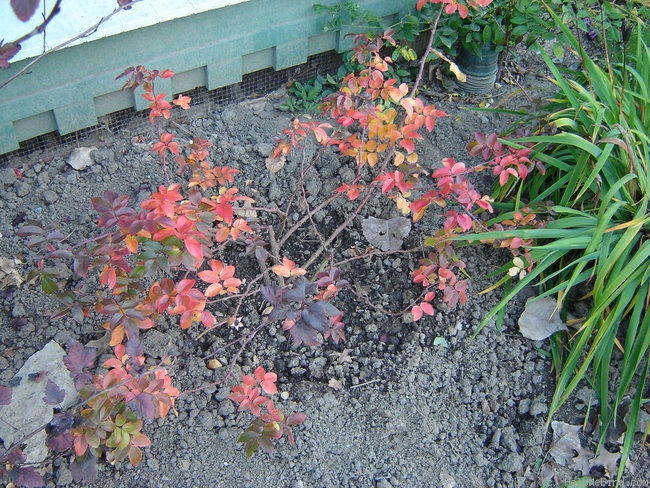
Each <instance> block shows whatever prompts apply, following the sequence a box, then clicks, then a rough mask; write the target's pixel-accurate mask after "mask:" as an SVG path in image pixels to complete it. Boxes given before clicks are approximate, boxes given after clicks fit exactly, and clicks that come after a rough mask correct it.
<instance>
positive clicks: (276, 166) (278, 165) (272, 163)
mask: <svg viewBox="0 0 650 488" xmlns="http://www.w3.org/2000/svg"><path fill="white" fill-rule="evenodd" d="M286 162H287V158H285V157H284V155H282V156H279V157H277V158H274V157H273V156H269V157H267V158H266V169H268V170H269V171H270V172H271V173H277V172H278V171H280V170H281V169H282V168H284V165H285V164H286Z"/></svg>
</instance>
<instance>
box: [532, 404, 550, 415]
mask: <svg viewBox="0 0 650 488" xmlns="http://www.w3.org/2000/svg"><path fill="white" fill-rule="evenodd" d="M546 412H548V407H547V406H546V405H545V404H544V403H542V402H534V403H533V404H532V405H531V406H530V411H529V412H528V413H529V414H530V415H532V416H533V417H537V416H538V415H542V414H544V413H546Z"/></svg>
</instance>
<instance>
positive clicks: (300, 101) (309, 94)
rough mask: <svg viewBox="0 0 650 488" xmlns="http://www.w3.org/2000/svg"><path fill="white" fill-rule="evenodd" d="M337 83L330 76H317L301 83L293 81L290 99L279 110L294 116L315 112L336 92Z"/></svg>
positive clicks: (290, 88) (336, 80)
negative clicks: (327, 97)
mask: <svg viewBox="0 0 650 488" xmlns="http://www.w3.org/2000/svg"><path fill="white" fill-rule="evenodd" d="M339 82H340V80H338V79H336V78H334V77H333V76H332V75H327V76H317V77H316V78H314V79H312V80H308V81H305V82H303V83H301V82H299V81H295V82H293V84H292V85H291V86H290V87H289V95H290V97H289V98H287V100H286V101H285V102H283V103H282V105H280V110H284V111H286V112H291V113H295V114H306V113H313V112H317V111H318V106H319V105H320V104H321V102H322V101H323V99H324V98H325V97H326V96H327V95H329V94H330V93H333V92H335V91H336V89H337V87H338V85H339Z"/></svg>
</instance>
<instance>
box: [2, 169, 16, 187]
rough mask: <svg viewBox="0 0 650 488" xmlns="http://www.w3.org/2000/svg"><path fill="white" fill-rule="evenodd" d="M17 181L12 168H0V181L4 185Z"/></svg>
mask: <svg viewBox="0 0 650 488" xmlns="http://www.w3.org/2000/svg"><path fill="white" fill-rule="evenodd" d="M16 181H17V178H16V172H15V171H14V170H13V168H2V169H0V183H1V184H3V185H6V186H11V185H13V184H14V183H15V182H16Z"/></svg>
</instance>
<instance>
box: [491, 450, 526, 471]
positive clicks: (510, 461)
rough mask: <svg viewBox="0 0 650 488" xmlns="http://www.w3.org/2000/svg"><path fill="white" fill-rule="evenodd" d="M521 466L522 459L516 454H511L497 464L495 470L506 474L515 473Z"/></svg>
mask: <svg viewBox="0 0 650 488" xmlns="http://www.w3.org/2000/svg"><path fill="white" fill-rule="evenodd" d="M523 464H524V457H523V456H522V455H521V454H517V453H516V452H511V453H510V454H508V455H507V456H506V457H505V458H504V459H503V461H501V462H500V463H499V465H498V466H497V468H499V469H500V470H501V471H505V472H507V473H514V472H515V471H518V470H519V469H520V468H521V467H522V466H523Z"/></svg>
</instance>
